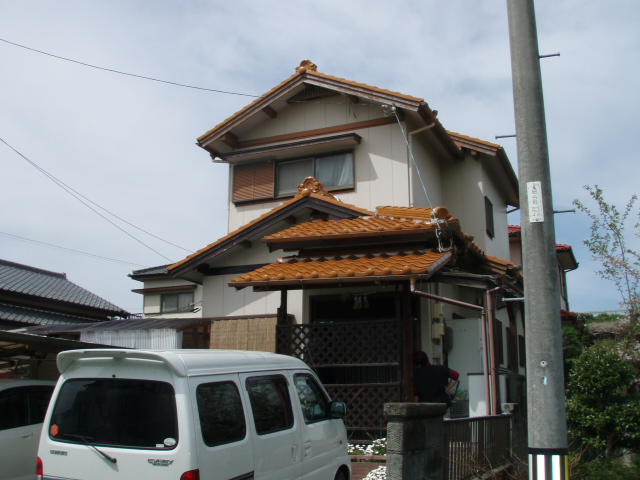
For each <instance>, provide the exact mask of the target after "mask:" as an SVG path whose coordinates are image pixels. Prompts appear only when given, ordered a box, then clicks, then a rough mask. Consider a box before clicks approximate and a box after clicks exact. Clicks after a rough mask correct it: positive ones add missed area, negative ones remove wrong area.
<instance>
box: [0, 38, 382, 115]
mask: <svg viewBox="0 0 640 480" xmlns="http://www.w3.org/2000/svg"><path fill="white" fill-rule="evenodd" d="M0 42H4V43H7V44H9V45H13V46H14V47H19V48H24V49H25V50H29V51H31V52H35V53H40V54H41V55H47V56H48V57H53V58H57V59H58V60H64V61H66V62H71V63H75V64H78V65H82V66H84V67H89V68H95V69H97V70H103V71H105V72H111V73H117V74H119V75H127V76H129V77H135V78H141V79H143V80H150V81H152V82H159V83H166V84H168V85H174V86H176V87H183V88H192V89H194V90H203V91H205V92H214V93H223V94H225V95H237V96H240V97H250V98H264V99H271V100H277V101H281V102H290V103H322V104H327V105H329V104H331V105H350V103H349V102H313V101H307V100H299V101H295V100H287V99H284V98H277V97H267V96H264V95H252V94H249V93H239V92H231V91H228V90H218V89H215V88H207V87H198V86H195V85H187V84H184V83H179V82H172V81H169V80H161V79H159V78H153V77H147V76H145V75H138V74H135V73H128V72H123V71H121V70H115V69H113V68H106V67H99V66H98V65H92V64H90V63H86V62H81V61H79V60H74V59H72V58H67V57H63V56H60V55H55V54H53V53H48V52H44V51H42V50H38V49H36V48H31V47H27V46H26V45H20V44H19V43H15V42H10V41H9V40H5V39H4V38H0ZM360 105H363V106H368V107H378V108H380V106H379V105H373V104H366V103H361V104H360Z"/></svg>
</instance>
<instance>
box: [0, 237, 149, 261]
mask: <svg viewBox="0 0 640 480" xmlns="http://www.w3.org/2000/svg"><path fill="white" fill-rule="evenodd" d="M0 235H5V236H7V237H9V238H12V239H14V240H22V241H24V242H31V243H35V244H36V245H42V246H43V247H49V248H55V249H57V250H63V251H65V252H70V253H75V254H78V255H85V256H87V257H92V258H98V259H100V260H109V261H111V262H116V263H122V264H125V265H133V266H135V267H147V265H141V264H139V263H133V262H126V261H124V260H118V259H116V258H109V257H103V256H102V255H96V254H94V253H88V252H81V251H80V250H74V249H72V248H66V247H61V246H59V245H53V244H51V243H45V242H40V241H38V240H32V239H30V238H25V237H20V236H18V235H13V234H11V233H5V232H0Z"/></svg>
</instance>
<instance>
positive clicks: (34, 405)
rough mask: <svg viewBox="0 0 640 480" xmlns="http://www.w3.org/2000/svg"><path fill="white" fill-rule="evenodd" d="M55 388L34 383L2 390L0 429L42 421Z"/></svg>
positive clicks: (0, 398)
mask: <svg viewBox="0 0 640 480" xmlns="http://www.w3.org/2000/svg"><path fill="white" fill-rule="evenodd" d="M53 388H54V387H53V385H51V386H44V385H43V386H40V385H38V386H33V385H32V386H25V387H15V388H8V389H7V390H4V391H2V392H0V430H7V429H9V428H17V427H24V426H27V425H35V424H38V423H42V422H43V421H44V415H45V414H46V413H47V405H48V404H49V399H50V398H51V394H52V393H53Z"/></svg>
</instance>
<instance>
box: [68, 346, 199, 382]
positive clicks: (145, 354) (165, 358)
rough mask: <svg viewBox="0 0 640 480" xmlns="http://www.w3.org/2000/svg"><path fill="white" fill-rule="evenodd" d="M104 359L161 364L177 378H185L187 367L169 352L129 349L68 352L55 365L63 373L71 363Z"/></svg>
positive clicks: (180, 359) (178, 357)
mask: <svg viewBox="0 0 640 480" xmlns="http://www.w3.org/2000/svg"><path fill="white" fill-rule="evenodd" d="M94 358H104V359H125V358H127V359H135V360H149V361H155V362H162V363H164V364H165V365H166V366H167V367H169V368H170V369H171V370H172V371H173V373H174V374H176V375H177V376H179V377H186V376H187V367H186V365H185V364H184V362H183V360H182V358H180V356H178V355H175V354H174V353H171V352H163V351H157V352H153V351H148V350H129V349H126V350H125V349H117V348H113V349H91V350H69V351H66V352H61V353H59V354H58V358H57V364H58V370H59V371H60V373H64V372H65V371H66V370H67V369H68V368H69V367H70V366H71V364H72V363H74V362H75V361H78V360H86V359H94Z"/></svg>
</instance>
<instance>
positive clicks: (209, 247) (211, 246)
mask: <svg viewBox="0 0 640 480" xmlns="http://www.w3.org/2000/svg"><path fill="white" fill-rule="evenodd" d="M307 196H309V197H312V198H315V199H318V200H322V201H325V202H328V203H332V204H334V205H340V206H341V207H345V208H349V209H351V210H354V211H356V212H359V213H361V214H363V215H373V212H371V211H369V210H366V209H364V208H360V207H356V206H355V205H350V204H348V203H343V202H341V201H339V200H337V199H335V198H332V197H327V196H324V195H320V194H316V193H313V192H311V193H308V194H306V195H303V194H300V193H299V194H298V195H296V196H295V197H293V198H292V199H290V200H287V201H286V202H284V203H283V204H282V205H278V206H277V207H275V208H273V209H272V210H270V211H268V212H267V213H265V214H263V215H260V216H259V217H258V218H256V219H254V220H252V221H250V222H249V223H247V224H245V225H243V226H242V227H240V228H238V229H237V230H234V231H233V232H230V233H229V234H227V235H225V236H224V237H222V238H220V239H218V240H216V241H215V242H213V243H211V244H209V245H207V246H206V247H204V248H201V249H200V250H198V251H197V252H195V253H192V254H191V255H189V256H188V257H186V258H184V259H182V260H180V261H179V262H176V263H174V264H173V265H171V266H169V267H167V270H168V271H169V272H171V271H172V270H175V269H176V268H178V267H179V266H180V265H183V264H184V263H187V262H188V261H190V260H192V259H193V258H196V257H198V256H200V255H202V254H204V253H205V252H207V251H208V250H212V249H214V248H215V247H217V246H218V245H220V244H222V243H224V242H225V241H226V240H230V239H231V238H233V237H234V236H236V235H238V234H240V233H242V232H243V231H245V230H247V229H248V228H250V227H252V226H253V225H256V224H257V223H260V222H261V221H262V220H265V219H266V218H268V217H270V216H271V215H273V214H275V213H277V212H278V211H280V210H282V209H284V208H285V207H287V206H289V205H291V204H293V203H295V202H297V201H299V200H302V199H303V198H305V197H307Z"/></svg>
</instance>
